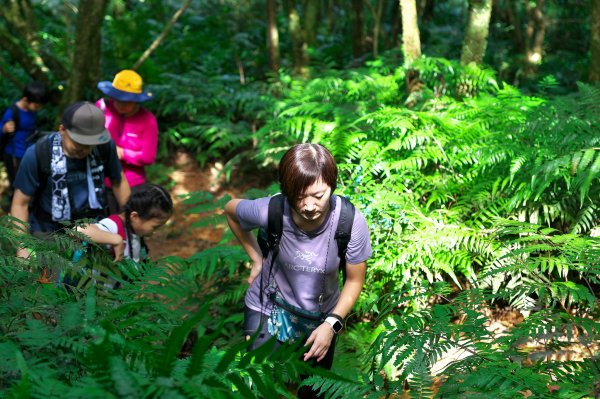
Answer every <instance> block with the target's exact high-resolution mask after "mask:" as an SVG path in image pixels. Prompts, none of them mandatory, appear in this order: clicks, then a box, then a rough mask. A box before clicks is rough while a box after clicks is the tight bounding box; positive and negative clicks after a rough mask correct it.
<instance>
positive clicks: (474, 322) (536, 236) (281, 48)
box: [0, 0, 600, 398]
mask: <svg viewBox="0 0 600 399" xmlns="http://www.w3.org/2000/svg"><path fill="white" fill-rule="evenodd" d="M0 39H1V40H0V54H1V55H2V57H1V58H0V74H1V76H2V80H0V88H1V89H2V93H4V94H3V95H2V98H1V99H0V105H1V106H2V107H3V108H6V107H7V106H8V105H9V104H10V103H11V102H13V101H14V100H15V99H17V98H18V97H19V94H20V90H21V88H22V86H23V85H24V84H25V83H26V82H27V81H29V80H30V79H38V80H41V81H44V82H46V83H47V84H48V85H49V86H50V87H51V88H52V89H53V91H54V94H55V95H54V96H53V103H52V104H51V105H50V106H48V107H46V108H45V109H44V110H43V111H42V112H41V113H40V119H41V124H42V125H41V126H42V128H43V129H45V130H52V129H53V128H55V126H56V120H57V116H58V115H60V110H61V109H62V108H63V107H64V106H65V105H66V104H68V103H70V102H72V101H75V100H81V99H87V100H95V99H97V97H98V96H99V92H98V91H97V90H96V89H95V86H96V83H97V82H98V81H100V80H111V79H112V76H114V74H115V73H116V72H117V71H119V70H121V69H125V68H134V69H137V70H138V72H139V73H140V74H141V75H142V76H143V77H144V80H145V83H146V87H147V88H149V89H150V90H151V91H152V92H153V93H155V100H153V101H152V102H151V103H148V107H149V108H150V109H151V110H152V111H153V112H154V113H155V114H156V115H157V117H158V120H159V127H160V142H159V145H160V152H159V153H160V157H159V158H160V160H159V162H158V164H157V165H155V166H154V167H153V168H152V169H151V177H152V180H154V181H155V182H157V183H160V184H165V185H167V186H169V185H170V184H172V182H171V181H170V179H169V176H170V174H171V172H172V170H173V163H172V160H173V158H174V154H175V153H176V151H181V150H185V151H186V152H187V153H188V154H190V156H192V157H193V158H194V159H195V160H196V161H197V162H199V163H200V164H201V165H205V164H208V163H214V162H219V163H220V164H222V165H223V166H222V168H221V169H220V170H221V171H222V173H223V176H224V178H225V179H228V181H229V182H230V184H231V185H236V181H237V182H241V181H244V179H245V177H247V176H253V177H254V176H260V179H261V180H262V181H264V182H265V184H264V187H257V188H256V189H253V190H250V191H249V192H247V193H246V194H245V196H247V197H248V198H253V197H257V196H261V195H265V194H267V193H273V192H275V191H277V188H276V187H274V186H271V187H268V185H269V184H268V183H270V182H272V181H273V180H274V179H273V177H274V167H275V166H276V164H277V162H278V160H279V158H280V157H281V155H282V154H283V152H284V151H285V150H286V149H287V148H289V146H290V145H291V144H294V143H297V142H306V141H311V142H320V143H322V144H324V145H325V146H327V147H328V148H330V149H331V151H332V152H333V153H334V155H335V157H336V159H337V160H338V163H339V166H340V170H341V181H340V189H339V193H340V194H343V195H346V196H348V197H349V198H350V199H351V200H352V201H353V203H354V204H356V206H357V207H359V209H361V211H362V212H363V214H364V215H365V217H366V218H367V221H368V223H369V226H370V227H371V229H372V240H373V249H374V256H373V258H372V259H371V260H370V262H369V271H368V276H367V279H368V281H367V284H366V289H365V291H364V292H363V294H362V295H361V298H360V299H359V301H358V303H357V305H356V308H355V312H354V313H353V314H352V315H351V316H350V317H349V319H348V322H347V329H346V330H345V332H344V334H342V335H341V336H340V341H339V345H338V349H337V357H336V363H335V365H334V370H333V371H332V372H331V373H326V372H317V373H316V374H315V375H314V376H313V377H311V378H310V379H309V380H307V382H306V383H309V384H312V385H313V386H315V387H317V388H319V389H321V390H322V391H323V392H324V393H325V394H326V397H328V398H338V397H344V398H354V397H356V398H365V397H367V398H380V397H394V395H398V396H399V395H405V396H407V397H415V398H428V397H433V396H436V397H444V398H450V397H456V398H489V397H492V396H494V397H498V398H519V397H524V398H528V397H535V398H559V397H560V398H597V397H599V396H600V367H599V364H598V353H599V350H600V349H599V348H598V342H600V341H599V339H598V337H599V329H600V323H598V297H597V294H598V287H599V285H598V284H599V283H600V281H599V280H598V275H599V274H600V264H599V263H600V261H599V259H600V256H599V255H600V245H599V241H598V239H597V238H596V236H597V235H598V228H597V226H598V221H599V220H600V217H599V209H598V204H599V194H600V192H599V189H600V185H599V184H598V183H599V176H600V156H599V154H598V152H599V148H600V145H599V140H600V134H599V133H600V129H599V127H600V120H599V118H600V112H599V111H600V109H599V108H600V87H599V86H598V84H597V82H598V81H599V80H600V1H598V0H590V1H577V0H569V1H567V0H535V1H509V0H497V1H492V0H470V1H464V0H448V1H441V0H435V1H434V0H400V1H392V0H387V1H386V0H344V1H341V0H337V1H336V0H326V1H317V0H304V1H294V0H285V1H276V0H264V1H252V0H247V1H233V0H230V1H228V0H213V1H211V0H191V1H114V0H113V1H109V0H98V1H80V2H71V1H51V0H48V1H33V0H10V1H6V2H4V4H3V7H2V9H0ZM265 187H267V188H265ZM227 199H228V198H227V197H220V198H215V197H213V196H212V195H211V194H209V193H206V192H196V193H192V194H189V195H188V196H187V197H186V198H185V203H186V204H187V205H188V206H189V208H190V209H189V213H190V217H192V215H194V216H195V215H196V214H202V215H206V214H207V212H208V214H209V215H210V216H208V217H204V218H202V220H201V221H199V222H196V224H195V225H196V226H199V227H200V226H204V227H206V226H208V227H211V228H215V229H221V228H223V227H224V220H223V217H222V216H221V215H220V213H219V212H218V211H217V212H214V210H215V209H217V210H218V209H220V208H221V207H222V205H223V203H224V202H225V201H226V200H227ZM0 229H1V230H2V231H1V237H2V238H1V239H0V251H1V254H2V257H1V258H0V259H1V261H0V263H1V264H0V298H1V299H0V332H1V334H0V392H2V394H4V395H6V396H7V397H53V396H63V397H65V396H66V397H81V396H85V397H103V398H104V397H201V398H203V397H212V398H221V397H222V398H235V397H248V398H251V397H260V396H262V397H268V398H274V397H293V395H292V394H291V393H290V388H292V387H293V386H294V384H295V382H296V381H297V380H298V378H297V377H298V375H300V374H303V373H304V372H305V371H306V366H305V365H304V364H303V363H302V362H300V361H298V360H297V359H298V355H297V354H298V353H300V352H301V351H302V348H296V347H286V348H281V349H279V350H277V351H275V352H274V353H272V351H271V348H270V347H266V348H264V349H263V350H260V351H257V352H255V353H248V352H246V351H245V345H246V343H245V342H243V341H242V337H241V334H240V326H241V318H242V315H241V312H242V306H243V305H242V302H243V295H244V291H245V288H246V287H245V286H244V284H242V283H241V281H243V280H244V276H246V275H247V273H248V270H247V269H246V267H245V262H246V258H245V255H244V254H243V251H242V250H241V248H239V247H237V246H235V245H231V244H230V241H231V239H232V236H231V234H227V233H226V234H225V235H224V237H223V239H222V242H221V243H219V244H218V245H216V246H215V247H212V248H209V249H207V250H204V251H201V252H198V253H196V254H194V255H192V256H190V257H188V258H179V257H166V258H162V259H157V260H155V262H151V263H148V264H145V265H143V266H142V267H140V268H136V267H134V266H133V265H132V264H129V263H127V262H122V263H120V264H118V265H113V264H112V263H111V262H110V260H109V259H108V258H107V257H106V256H104V254H103V253H102V252H101V251H98V252H93V253H90V254H89V255H88V256H87V257H85V258H84V259H83V260H82V261H81V262H80V263H78V264H75V265H74V264H72V263H71V255H70V254H71V253H72V251H73V250H75V249H77V248H81V246H82V244H81V237H76V236H64V235H62V236H53V237H51V238H50V239H48V240H43V241H41V240H38V239H36V238H33V237H30V236H26V235H25V236H24V235H19V234H17V233H15V231H14V230H13V229H11V227H10V219H9V218H6V217H4V218H3V219H2V223H1V224H0ZM22 243H25V245H27V246H29V247H31V248H33V249H35V253H36V256H35V257H33V258H32V259H30V260H27V261H25V260H21V259H16V258H15V257H14V256H13V254H14V248H15V247H16V246H17V245H21V244H22ZM46 262H52V264H55V265H57V266H58V267H61V268H63V269H65V270H71V271H73V272H76V273H83V274H84V275H85V274H86V273H87V274H88V275H89V274H90V272H89V270H90V266H91V265H93V266H94V267H95V268H98V267H104V268H105V269H106V270H107V271H108V272H109V273H111V274H113V275H114V276H115V277H117V278H119V279H121V280H122V282H123V288H121V289H119V290H114V291H105V290H103V289H102V288H101V286H95V285H94V284H92V282H93V279H92V280H90V279H82V280H81V281H82V283H81V284H80V285H79V286H78V287H75V288H74V289H73V290H71V291H65V290H64V289H63V288H62V287H55V286H52V285H47V284H45V285H44V284H37V283H35V282H34V280H35V274H36V272H38V271H39V270H40V269H41V268H42V267H43V265H44V263H46ZM32 273H33V274H32ZM88 277H93V276H91V275H90V276H88ZM84 282H87V283H85V284H84ZM502 312H504V313H506V312H509V313H510V314H512V315H513V317H512V318H511V320H512V322H511V323H509V324H510V325H509V326H502V327H499V326H498V323H497V320H498V319H499V318H498V313H502Z"/></svg>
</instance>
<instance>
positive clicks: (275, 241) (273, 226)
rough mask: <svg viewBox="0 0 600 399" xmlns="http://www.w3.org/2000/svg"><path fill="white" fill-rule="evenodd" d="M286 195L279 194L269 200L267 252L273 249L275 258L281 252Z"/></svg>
mask: <svg viewBox="0 0 600 399" xmlns="http://www.w3.org/2000/svg"><path fill="white" fill-rule="evenodd" d="M284 202H285V197H284V196H283V194H277V195H274V196H272V197H271V199H270V200H269V213H268V220H267V230H266V243H267V248H266V249H267V253H268V252H271V251H273V259H274V258H275V256H276V255H277V253H278V252H279V242H280V241H281V234H282V231H283V204H284Z"/></svg>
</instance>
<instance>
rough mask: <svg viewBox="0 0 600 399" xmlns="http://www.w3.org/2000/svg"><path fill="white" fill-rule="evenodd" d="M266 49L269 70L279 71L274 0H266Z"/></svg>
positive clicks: (277, 33)
mask: <svg viewBox="0 0 600 399" xmlns="http://www.w3.org/2000/svg"><path fill="white" fill-rule="evenodd" d="M267 49H268V52H269V67H270V68H271V71H273V72H274V73H277V72H278V71H279V66H280V59H279V31H278V30H277V14H276V9H275V0H267Z"/></svg>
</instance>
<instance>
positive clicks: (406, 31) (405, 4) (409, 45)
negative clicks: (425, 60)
mask: <svg viewBox="0 0 600 399" xmlns="http://www.w3.org/2000/svg"><path fill="white" fill-rule="evenodd" d="M400 10H401V12H402V47H403V49H402V50H403V52H404V62H405V64H407V65H408V64H410V63H411V62H412V61H414V60H415V59H417V58H419V57H420V56H421V35H420V33H419V25H418V23H417V5H416V3H415V0H400Z"/></svg>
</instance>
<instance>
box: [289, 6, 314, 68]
mask: <svg viewBox="0 0 600 399" xmlns="http://www.w3.org/2000/svg"><path fill="white" fill-rule="evenodd" d="M286 3H287V8H288V21H289V29H290V36H291V39H292V56H293V58H294V74H295V75H299V76H304V77H306V76H308V62H309V60H308V48H307V45H306V40H305V34H304V31H303V30H302V25H301V24H300V15H299V14H298V11H297V10H296V4H295V3H294V1H293V0H286Z"/></svg>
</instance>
